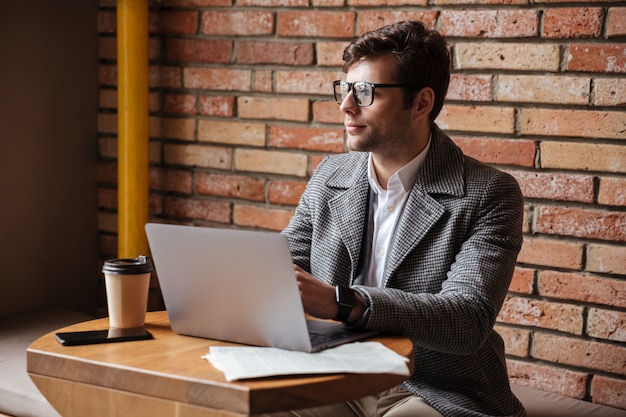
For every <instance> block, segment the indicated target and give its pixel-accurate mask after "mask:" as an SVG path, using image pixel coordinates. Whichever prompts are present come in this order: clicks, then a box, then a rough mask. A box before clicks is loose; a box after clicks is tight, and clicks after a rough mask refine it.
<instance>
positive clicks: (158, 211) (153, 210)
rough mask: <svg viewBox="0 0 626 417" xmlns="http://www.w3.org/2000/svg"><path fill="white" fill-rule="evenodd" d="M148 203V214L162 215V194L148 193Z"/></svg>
mask: <svg viewBox="0 0 626 417" xmlns="http://www.w3.org/2000/svg"><path fill="white" fill-rule="evenodd" d="M148 205H149V206H150V208H149V210H150V215H153V216H161V215H163V196H162V195H161V194H154V193H150V196H149V199H148Z"/></svg>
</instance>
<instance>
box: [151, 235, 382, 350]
mask: <svg viewBox="0 0 626 417" xmlns="http://www.w3.org/2000/svg"><path fill="white" fill-rule="evenodd" d="M146 233H147V235H148V242H149V244H150V250H151V252H152V257H153V262H154V266H155V269H156V273H157V276H158V279H159V283H160V285H161V291H162V293H163V299H164V302H165V308H166V309H167V312H168V316H169V319H170V323H171V326H172V330H174V331H175V332H176V333H179V334H184V335H190V336H198V337H204V338H208V339H217V340H224V341H229V342H237V343H243V344H248V345H254V346H272V347H277V348H281V349H288V350H297V351H302V352H316V351H319V350H322V349H325V348H329V347H333V346H337V345H340V344H343V343H347V342H352V341H355V340H360V339H363V338H365V337H369V336H372V335H373V334H375V332H371V331H370V332H365V331H359V330H353V329H347V328H346V327H345V326H343V325H342V324H341V323H336V322H326V321H317V320H306V319H305V315H304V309H303V307H302V301H301V299H300V294H299V291H298V286H297V283H296V278H295V275H294V271H293V264H292V260H291V254H290V252H289V247H288V244H287V239H286V238H285V237H284V236H282V235H280V234H279V233H274V232H261V231H249V230H235V229H216V228H207V227H193V226H177V225H166V224H154V223H150V224H147V225H146Z"/></svg>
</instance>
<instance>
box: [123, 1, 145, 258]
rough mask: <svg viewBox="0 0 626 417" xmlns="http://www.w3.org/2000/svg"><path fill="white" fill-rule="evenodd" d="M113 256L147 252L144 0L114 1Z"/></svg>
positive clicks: (135, 254)
mask: <svg viewBox="0 0 626 417" xmlns="http://www.w3.org/2000/svg"><path fill="white" fill-rule="evenodd" d="M117 68H118V90H117V91H118V256H119V257H124V258H128V257H136V256H138V255H143V254H147V252H148V243H147V240H146V235H145V231H144V225H145V224H146V223H147V222H148V218H149V217H148V216H149V206H148V197H149V183H148V169H149V165H148V164H149V161H148V0H117Z"/></svg>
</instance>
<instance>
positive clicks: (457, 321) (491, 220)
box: [283, 22, 525, 417]
mask: <svg viewBox="0 0 626 417" xmlns="http://www.w3.org/2000/svg"><path fill="white" fill-rule="evenodd" d="M344 61H345V65H344V71H345V72H346V80H345V81H336V82H334V94H335V99H336V100H337V102H338V103H339V104H340V109H341V111H342V112H343V113H344V125H345V128H346V132H347V146H348V148H349V149H350V150H351V151H352V152H349V153H346V154H341V155H334V156H331V157H329V158H327V159H325V160H324V161H323V162H322V163H321V164H320V166H319V167H318V169H317V170H316V172H315V174H314V175H313V176H312V178H311V180H310V181H309V184H308V185H307V188H306V191H305V192H304V194H303V196H302V198H301V200H300V203H299V205H298V207H297V209H296V211H295V214H294V216H293V218H292V219H291V222H290V223H289V226H288V227H287V228H286V229H285V230H284V231H283V234H284V235H285V236H286V237H287V238H288V240H289V244H290V248H291V252H292V256H293V260H294V268H295V271H296V277H297V280H298V285H299V289H300V293H301V297H302V301H303V305H304V308H305V310H306V312H307V313H309V314H311V315H313V316H316V317H319V318H323V319H333V318H334V319H335V320H338V321H342V322H345V323H347V324H348V325H351V326H359V327H364V328H368V329H378V330H380V331H383V332H392V333H400V334H403V335H405V336H406V337H409V338H410V339H411V340H412V342H413V345H414V355H415V371H414V373H413V375H412V376H411V377H410V378H409V379H408V380H407V381H406V382H405V383H404V384H403V385H402V386H399V387H396V388H393V389H391V390H389V391H386V392H383V393H380V394H379V395H375V396H371V397H367V398H363V399H359V400H355V401H351V402H349V403H347V404H339V405H336V406H331V407H324V408H321V409H310V410H300V411H295V412H291V414H290V415H298V416H383V415H384V416H387V417H401V416H446V417H447V416H454V417H459V416H496V415H497V416H524V415H525V412H524V410H523V407H522V405H521V404H520V403H519V401H518V400H517V399H516V398H515V396H514V395H513V394H512V393H511V391H510V388H509V382H508V378H507V370H506V364H505V359H504V344H503V342H502V339H501V338H500V336H499V335H498V334H497V333H496V332H495V331H494V330H493V326H494V323H495V320H496V316H497V314H498V312H499V310H500V308H501V306H502V303H503V300H504V298H505V296H506V292H507V289H508V286H509V283H510V280H511V276H512V273H513V269H514V267H515V262H516V258H517V254H518V252H519V250H520V247H521V244H522V232H521V229H522V212H523V202H522V197H521V193H520V190H519V187H518V185H517V183H516V182H515V180H514V179H513V178H512V177H511V176H509V175H507V174H505V173H502V172H500V171H498V170H496V169H494V168H490V167H488V166H486V165H483V164H481V163H479V162H478V161H476V160H474V159H471V158H469V157H467V156H465V155H463V153H462V152H461V150H460V149H459V148H458V147H457V146H456V145H455V144H454V143H453V142H452V141H451V139H450V138H449V137H448V136H447V135H446V134H445V133H443V132H442V131H441V130H439V128H438V127H437V125H436V124H435V122H434V120H435V118H436V117H437V115H438V113H439V111H440V110H441V108H442V105H443V100H444V97H445V94H446V91H447V88H448V82H449V78H450V59H449V54H448V50H447V47H446V43H445V41H444V40H443V38H442V37H441V36H440V35H439V34H438V33H437V32H434V31H429V30H427V29H426V28H425V27H424V26H423V24H421V23H419V22H401V23H397V24H394V25H390V26H386V27H383V28H381V29H379V30H376V31H373V32H370V33H366V34H364V35H363V36H361V37H360V38H358V39H356V40H355V41H354V42H352V44H350V45H349V46H348V47H347V48H346V49H345V51H344Z"/></svg>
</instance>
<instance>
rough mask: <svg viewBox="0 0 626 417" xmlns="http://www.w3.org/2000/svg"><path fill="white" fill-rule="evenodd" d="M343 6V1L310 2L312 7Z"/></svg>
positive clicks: (320, 0) (324, 0) (319, 0)
mask: <svg viewBox="0 0 626 417" xmlns="http://www.w3.org/2000/svg"><path fill="white" fill-rule="evenodd" d="M307 4H308V2H307ZM343 5H344V2H343V0H312V1H311V6H313V7H342V6H343Z"/></svg>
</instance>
